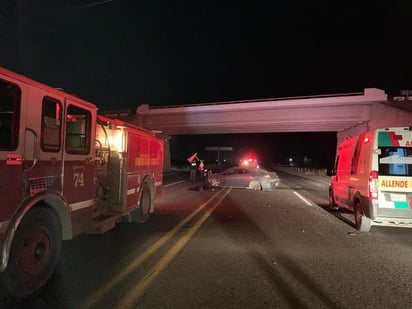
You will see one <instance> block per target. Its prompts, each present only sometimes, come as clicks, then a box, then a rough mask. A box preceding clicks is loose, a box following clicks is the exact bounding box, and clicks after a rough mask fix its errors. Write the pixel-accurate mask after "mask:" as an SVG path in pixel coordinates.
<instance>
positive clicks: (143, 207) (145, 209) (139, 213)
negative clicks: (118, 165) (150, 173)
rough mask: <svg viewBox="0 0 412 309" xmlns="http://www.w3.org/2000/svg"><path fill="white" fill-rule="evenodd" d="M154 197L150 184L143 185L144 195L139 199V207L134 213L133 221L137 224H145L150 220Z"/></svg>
mask: <svg viewBox="0 0 412 309" xmlns="http://www.w3.org/2000/svg"><path fill="white" fill-rule="evenodd" d="M151 206H152V197H151V194H150V189H149V185H148V184H146V183H145V184H143V187H142V193H141V194H140V198H139V207H138V208H137V209H136V210H135V211H134V215H133V220H134V221H135V222H136V223H145V222H146V221H147V220H149V216H150V208H151Z"/></svg>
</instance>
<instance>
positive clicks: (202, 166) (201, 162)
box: [199, 160, 205, 181]
mask: <svg viewBox="0 0 412 309" xmlns="http://www.w3.org/2000/svg"><path fill="white" fill-rule="evenodd" d="M204 169H205V163H204V162H203V160H200V162H199V172H200V180H201V181H203V179H204V174H203V173H204Z"/></svg>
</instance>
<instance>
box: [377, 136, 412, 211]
mask: <svg viewBox="0 0 412 309" xmlns="http://www.w3.org/2000/svg"><path fill="white" fill-rule="evenodd" d="M378 147H379V177H378V184H379V185H378V186H379V187H378V208H377V212H378V213H377V216H382V217H393V218H410V219H412V131H411V130H410V129H407V128H405V129H403V128H399V129H391V130H386V131H379V132H378Z"/></svg>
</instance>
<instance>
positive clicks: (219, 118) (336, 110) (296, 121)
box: [143, 104, 371, 135]
mask: <svg viewBox="0 0 412 309" xmlns="http://www.w3.org/2000/svg"><path fill="white" fill-rule="evenodd" d="M370 111H371V105H370V104H362V105H359V104H357V105H351V106H348V105H345V106H313V107H300V108H298V109H296V107H294V108H287V107H282V108H273V109H268V108H265V109H258V108H256V109H249V110H232V111H227V110H226V111H224V112H221V111H214V110H211V111H205V110H203V111H201V112H193V111H192V112H187V113H171V111H170V110H169V111H168V110H167V109H165V110H164V113H150V114H149V115H148V117H146V118H144V119H143V121H144V126H145V127H147V128H150V129H156V130H161V131H163V132H164V133H166V134H169V135H187V134H221V133H265V132H266V133H269V132H337V131H341V130H344V129H346V128H350V127H352V126H355V125H358V124H360V123H364V122H365V121H368V120H369V119H370Z"/></svg>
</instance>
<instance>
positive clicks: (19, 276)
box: [0, 68, 163, 297]
mask: <svg viewBox="0 0 412 309" xmlns="http://www.w3.org/2000/svg"><path fill="white" fill-rule="evenodd" d="M162 172H163V140H161V139H159V138H157V137H156V135H155V133H153V132H151V131H148V130H144V129H142V128H138V127H136V126H133V125H131V124H127V123H124V122H122V121H119V120H114V119H109V118H106V117H103V116H100V115H97V108H96V106H95V105H93V104H91V103H89V102H86V101H84V100H81V99H79V98H77V97H75V96H73V95H69V94H67V93H65V92H63V91H59V90H56V89H54V88H51V87H48V86H46V85H44V84H41V83H38V82H35V81H33V80H31V79H29V78H26V77H24V76H21V75H19V74H16V73H14V72H11V71H8V70H6V69H4V68H0V280H1V284H2V286H3V287H4V288H5V289H6V290H7V291H8V292H9V293H10V294H11V295H14V296H18V297H24V296H26V295H29V294H31V293H32V292H34V291H35V290H37V289H39V288H40V287H41V286H42V285H43V284H44V283H45V282H46V281H47V280H48V279H49V277H50V276H51V274H52V273H53V270H54V268H55V265H56V263H57V260H58V257H59V254H60V248H61V241H62V240H67V239H72V238H73V237H75V236H76V235H79V234H82V233H104V232H106V231H108V230H110V229H112V228H113V227H114V226H115V224H116V223H118V222H121V221H126V222H139V223H143V222H145V221H147V220H148V218H149V215H150V213H152V212H153V210H154V199H155V197H156V196H157V195H158V194H160V192H161V188H162V177H163V175H162Z"/></svg>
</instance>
